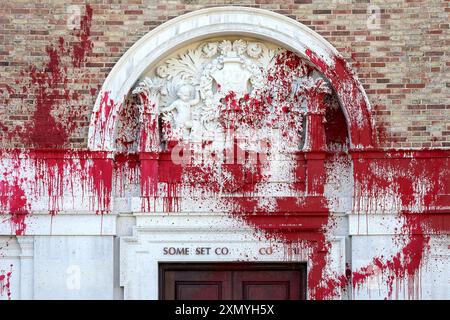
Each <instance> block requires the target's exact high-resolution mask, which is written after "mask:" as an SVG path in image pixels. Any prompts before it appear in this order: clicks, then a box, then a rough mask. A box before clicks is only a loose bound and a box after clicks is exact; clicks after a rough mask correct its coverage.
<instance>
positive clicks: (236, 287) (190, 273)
mask: <svg viewBox="0 0 450 320" xmlns="http://www.w3.org/2000/svg"><path fill="white" fill-rule="evenodd" d="M159 271H160V273H159V279H160V282H159V283H160V288H159V289H160V299H164V300H166V299H167V300H301V299H305V296H306V266H305V265H303V264H292V263H289V264H281V263H280V264H273V263H270V264H268V263H170V264H169V263H167V264H166V263H164V264H160V270H159Z"/></svg>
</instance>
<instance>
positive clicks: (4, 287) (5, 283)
mask: <svg viewBox="0 0 450 320" xmlns="http://www.w3.org/2000/svg"><path fill="white" fill-rule="evenodd" d="M11 276H12V265H11V266H10V271H8V272H0V296H3V295H5V294H6V296H7V297H8V300H11Z"/></svg>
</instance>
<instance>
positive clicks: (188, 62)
mask: <svg viewBox="0 0 450 320" xmlns="http://www.w3.org/2000/svg"><path fill="white" fill-rule="evenodd" d="M204 63H205V58H204V57H203V54H202V50H201V48H199V49H196V50H188V52H187V53H185V54H181V55H180V56H179V58H171V59H169V60H167V61H166V64H167V79H168V80H172V79H173V78H174V77H175V76H178V77H179V78H181V79H183V80H186V81H189V82H190V83H192V84H193V85H197V84H198V75H199V74H200V72H201V70H202V68H203V65H204Z"/></svg>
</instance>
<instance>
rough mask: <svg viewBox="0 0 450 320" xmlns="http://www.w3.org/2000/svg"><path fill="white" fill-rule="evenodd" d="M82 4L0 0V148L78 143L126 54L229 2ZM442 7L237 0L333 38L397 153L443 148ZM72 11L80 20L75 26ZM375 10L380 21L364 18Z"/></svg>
mask: <svg viewBox="0 0 450 320" xmlns="http://www.w3.org/2000/svg"><path fill="white" fill-rule="evenodd" d="M86 3H87V4H89V6H90V7H91V8H92V9H93V14H92V21H90V19H89V16H88V15H86V8H85V4H86ZM86 3H85V2H84V1H57V0H53V1H46V2H44V3H42V2H40V3H32V2H30V1H2V3H1V6H2V10H1V12H0V147H31V146H35V147H54V146H58V147H71V148H84V147H86V140H87V131H88V125H89V118H90V113H91V110H92V107H93V105H94V101H95V99H96V94H97V92H98V89H99V88H100V86H101V85H102V83H103V81H104V79H105V77H106V76H107V74H108V73H109V71H110V70H111V68H112V67H113V66H114V64H115V63H116V62H117V61H118V60H119V58H120V57H121V56H122V55H123V54H124V53H125V51H126V50H127V49H128V48H130V47H131V46H132V45H133V43H135V42H136V41H137V40H138V39H139V38H141V37H142V36H143V35H145V34H146V33H147V32H148V31H150V30H151V29H153V28H155V27H156V26H158V25H160V24H161V23H163V22H165V21H167V20H169V19H171V18H173V17H176V16H178V15H180V14H183V13H186V12H189V11H193V10H197V9H201V8H205V7H208V6H217V5H230V4H232V1H203V0H184V1H146V0H128V1H127V0H124V1H89V2H86ZM119 3H120V4H119ZM449 3H450V2H449V1H448V0H442V1H438V0H427V1H414V0H391V1H387V2H385V1H364V0H356V1H355V0H353V1H351V0H333V1H330V0H320V1H315V0H314V1H313V0H284V1H268V0H267V1H264V0H256V1H240V2H239V4H240V5H245V6H254V7H258V8H263V9H268V10H273V11H275V12H278V13H281V14H284V15H286V16H289V17H291V18H294V19H296V20H298V21H300V22H302V23H303V24H305V25H307V26H308V27H310V28H311V29H313V30H315V31H317V32H318V33H319V34H321V35H322V36H323V37H325V38H326V39H327V40H328V41H329V42H331V44H332V45H334V46H335V47H336V48H337V49H338V50H339V51H340V52H341V53H342V54H343V55H344V56H345V58H346V59H347V60H348V61H349V62H351V63H352V65H353V67H354V70H355V71H356V73H357V74H358V77H359V78H360V80H361V82H362V83H363V84H364V87H365V89H366V92H367V94H368V96H369V100H370V102H371V104H372V107H373V110H374V117H375V120H376V125H377V129H378V131H379V132H380V136H381V138H382V146H383V147H396V148H397V147H402V148H410V147H412V148H427V147H433V148H438V147H450V105H449V100H450V99H449V87H450V79H449V72H448V68H449V66H450V61H449V59H448V52H449V47H450V41H449V31H448V30H449V23H448V18H449V12H450V8H449ZM233 4H234V5H236V3H233ZM70 5H76V6H78V7H79V8H80V12H81V14H82V15H84V16H85V17H86V18H85V19H84V20H82V21H84V22H83V23H81V24H80V25H77V24H75V26H76V28H75V29H74V30H72V29H71V28H70V27H69V26H70V25H71V24H70V21H72V20H71V17H72V14H71V12H72V11H70V10H69V9H73V8H76V7H71V8H69V6H70ZM373 5H376V6H377V7H374V8H375V9H377V8H379V9H380V11H379V12H380V15H379V18H380V19H379V20H378V19H377V16H374V15H371V14H368V13H367V12H368V8H369V9H370V8H371V7H369V6H373ZM373 18H374V19H373ZM68 22H69V26H68ZM377 22H379V24H377ZM368 26H369V27H368ZM377 26H378V27H379V28H374V27H377ZM91 44H92V45H91ZM80 48H81V52H82V53H83V52H86V55H85V56H83V54H81V56H80V54H79V53H80ZM77 52H78V54H76V53H77ZM77 61H80V63H77ZM52 126H53V127H52ZM48 136H50V137H51V139H50V140H46V138H44V137H48Z"/></svg>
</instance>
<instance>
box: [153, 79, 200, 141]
mask: <svg viewBox="0 0 450 320" xmlns="http://www.w3.org/2000/svg"><path fill="white" fill-rule="evenodd" d="M194 90H195V97H194V99H192V93H193V92H192V91H194ZM176 95H177V97H178V98H177V99H176V100H175V101H174V102H172V103H171V104H170V105H169V106H167V107H163V108H160V113H166V112H172V111H175V112H174V125H175V129H176V130H177V131H180V132H181V133H182V136H183V139H189V136H190V133H191V129H192V107H193V106H195V105H197V104H198V103H199V102H200V94H199V90H198V88H197V89H195V88H194V87H193V86H191V85H189V84H183V85H181V86H180V87H179V88H178V90H177V92H176Z"/></svg>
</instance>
